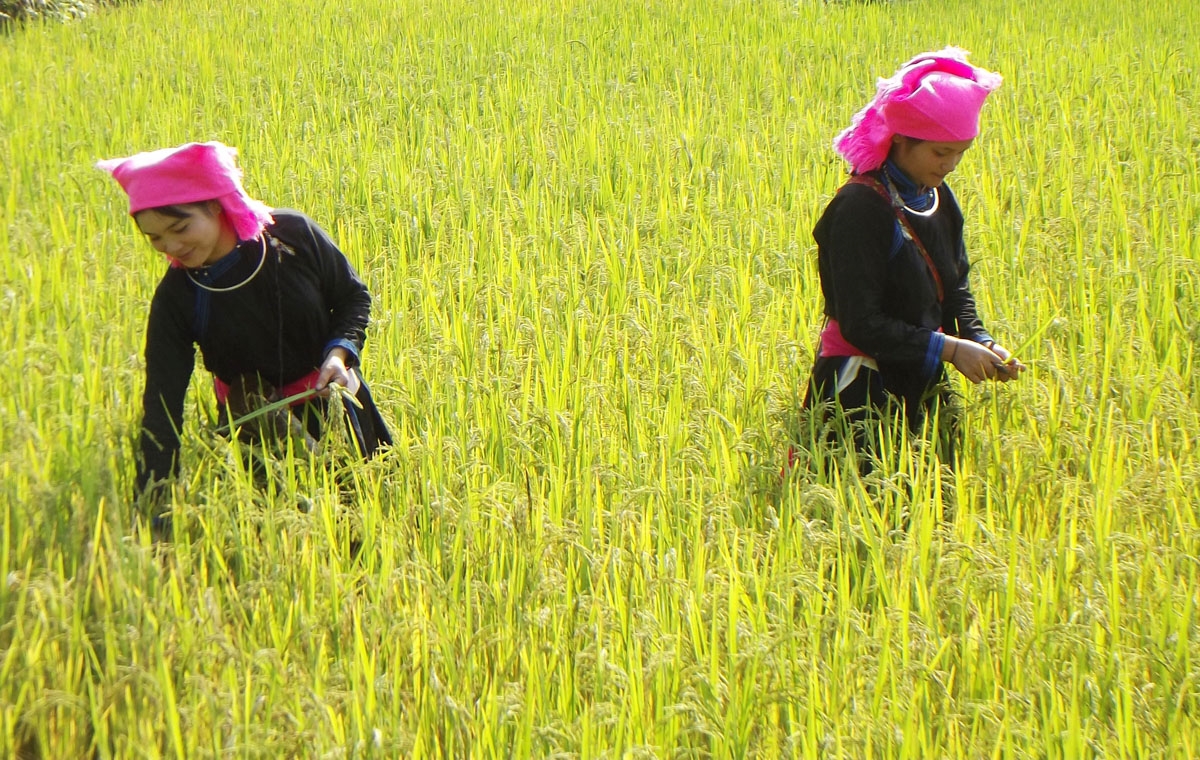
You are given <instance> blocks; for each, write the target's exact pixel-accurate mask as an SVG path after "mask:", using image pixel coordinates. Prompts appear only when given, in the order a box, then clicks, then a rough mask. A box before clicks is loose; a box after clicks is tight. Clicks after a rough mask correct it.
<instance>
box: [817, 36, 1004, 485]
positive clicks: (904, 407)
mask: <svg viewBox="0 0 1200 760" xmlns="http://www.w3.org/2000/svg"><path fill="white" fill-rule="evenodd" d="M999 86H1000V76H999V75H997V74H993V73H991V72H989V71H985V70H984V69H981V68H977V67H975V66H972V65H971V64H970V63H968V62H967V58H966V52H965V51H963V50H959V49H957V48H946V49H944V50H942V51H939V52H935V53H926V54H924V55H920V56H917V57H916V58H914V59H912V60H911V61H909V62H908V63H906V64H904V66H902V67H901V68H900V70H899V71H897V72H896V74H895V75H893V76H892V77H891V78H889V79H883V80H880V81H879V84H878V89H877V92H876V95H875V98H874V99H873V100H872V101H871V102H870V103H869V104H868V105H867V106H866V107H865V108H863V109H862V110H861V111H860V112H859V113H858V114H856V115H855V117H854V119H853V121H852V123H851V124H850V126H849V127H848V128H847V129H846V130H845V131H843V132H842V133H841V134H840V135H838V137H837V138H836V139H835V140H834V148H835V149H836V150H837V151H838V152H839V153H840V154H841V155H842V156H843V157H844V158H845V159H846V160H847V161H848V162H849V163H850V166H851V177H850V180H849V181H848V182H847V183H846V184H845V185H844V186H843V187H842V188H841V189H840V190H838V192H837V195H836V196H835V197H834V198H833V200H832V201H831V202H830V203H829V205H828V207H827V208H826V209H825V212H824V214H823V215H822V216H821V218H820V220H819V221H818V222H817V225H816V227H815V229H814V230H813V236H814V237H815V238H816V241H817V245H818V261H819V269H820V276H821V290H822V292H823V294H824V296H825V315H826V317H827V322H826V324H825V327H824V329H823V330H822V332H821V341H820V348H819V351H818V355H817V358H816V361H815V363H814V366H813V372H812V380H811V382H810V384H809V389H808V395H807V398H806V399H805V408H807V409H816V408H818V407H820V408H821V409H822V410H824V411H826V412H829V411H831V410H832V411H833V412H834V413H833V414H827V415H825V416H824V417H818V418H817V419H825V420H826V421H829V420H830V419H836V420H837V421H838V423H839V425H838V426H835V427H834V429H833V431H832V432H831V435H833V436H835V437H841V436H844V435H849V436H850V437H851V438H852V439H853V440H854V441H855V442H856V444H857V445H858V446H859V449H860V451H862V452H863V453H867V454H869V453H871V452H872V451H873V450H874V449H875V444H874V443H873V441H872V431H873V430H876V429H878V423H879V422H880V421H881V420H885V419H893V420H895V419H904V420H905V421H906V423H907V426H908V428H909V429H910V430H912V431H913V432H919V431H920V430H921V427H922V425H923V424H924V422H925V420H926V419H927V418H928V417H929V416H930V413H931V412H932V411H933V410H934V409H935V408H939V407H941V408H942V414H941V418H942V419H941V423H942V425H943V429H942V430H940V431H938V434H937V438H938V440H939V442H940V443H941V444H943V446H942V449H941V452H940V453H941V455H942V458H943V461H944V462H946V463H947V464H950V465H953V459H954V453H953V443H954V432H953V430H952V429H950V428H952V420H951V419H948V418H950V417H952V415H951V414H950V413H949V412H948V410H946V409H945V407H944V405H943V402H945V401H946V400H947V391H946V388H945V383H944V382H943V381H944V378H945V370H944V364H945V363H950V364H953V365H954V367H955V368H956V369H957V370H958V371H959V372H961V373H962V374H963V375H964V376H965V377H966V378H967V379H968V380H970V381H971V382H973V383H978V382H982V381H983V380H1000V381H1007V380H1012V379H1014V378H1016V377H1017V376H1018V375H1019V374H1020V373H1021V372H1022V371H1024V369H1025V368H1024V366H1023V365H1022V364H1021V363H1020V362H1018V361H1016V360H1015V359H1014V358H1013V357H1012V356H1010V354H1009V352H1008V351H1007V350H1005V349H1004V348H1003V347H1002V346H1000V345H998V344H997V343H996V342H995V340H993V338H992V336H991V335H989V334H988V332H987V331H986V330H985V329H984V326H983V322H982V321H981V320H980V318H979V315H978V314H977V313H976V309H975V299H974V297H973V296H972V295H971V290H970V287H969V286H968V282H967V273H968V271H969V269H970V264H969V262H968V260H967V255H966V249H965V247H964V245H963V233H962V230H963V217H962V212H961V210H960V209H959V206H958V203H957V202H956V201H955V199H954V195H953V193H951V192H950V188H949V187H948V186H947V185H946V184H945V178H946V176H947V175H948V174H950V173H951V172H953V171H954V169H955V168H956V167H957V166H958V162H959V161H960V160H961V159H962V157H963V154H964V153H965V152H966V151H967V149H968V148H970V147H971V144H972V142H973V141H974V139H975V136H976V135H977V134H978V132H979V113H980V110H981V109H982V107H983V103H984V100H985V99H986V98H987V96H988V94H989V93H991V92H992V91H993V90H995V89H996V88H997V87H999ZM846 423H849V427H848V428H847V427H843V425H845V424H846ZM864 449H865V451H863V450H864ZM867 466H869V465H867Z"/></svg>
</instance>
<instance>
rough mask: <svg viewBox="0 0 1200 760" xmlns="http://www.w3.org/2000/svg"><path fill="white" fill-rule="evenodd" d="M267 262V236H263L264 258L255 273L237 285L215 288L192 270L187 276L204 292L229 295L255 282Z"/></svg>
mask: <svg viewBox="0 0 1200 760" xmlns="http://www.w3.org/2000/svg"><path fill="white" fill-rule="evenodd" d="M266 260H267V236H266V235H263V240H262V257H261V258H260V259H259V260H258V266H256V267H255V268H254V271H253V272H251V273H250V276H249V277H247V278H246V279H244V280H242V281H241V282H239V283H238V284H237V285H230V286H229V287H227V288H214V287H212V286H211V285H205V284H204V283H202V282H200V281H199V280H197V279H196V278H195V277H194V276H193V275H192V270H190V269H189V270H187V276H188V279H189V280H191V281H192V283H193V284H195V286H196V287H198V288H203V289H204V290H207V291H208V292H210V293H228V292H229V291H231V290H237V289H238V288H240V287H242V286H243V285H245V284H246V283H248V282H250V281H251V280H253V279H254V278H255V277H256V276H257V275H258V273H259V271H260V270H261V269H262V268H263V262H265V261H266Z"/></svg>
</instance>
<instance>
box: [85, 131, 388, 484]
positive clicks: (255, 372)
mask: <svg viewBox="0 0 1200 760" xmlns="http://www.w3.org/2000/svg"><path fill="white" fill-rule="evenodd" d="M235 157H236V151H235V150H234V149H233V148H230V147H228V146H226V145H222V144H221V143H219V142H207V143H188V144H187V145H182V146H179V147H177V148H166V149H163V150H156V151H151V152H147V153H139V154H137V155H135V156H130V157H128V158H118V159H112V160H107V161H101V162H99V163H98V164H97V166H98V167H99V168H101V169H103V170H105V171H107V172H109V173H110V174H111V175H112V176H113V178H114V179H116V180H117V182H119V183H120V184H121V187H122V188H124V190H125V192H126V193H127V194H128V195H129V213H130V215H131V216H132V217H133V219H134V222H135V223H136V224H137V226H138V229H139V230H140V231H141V232H142V233H143V234H144V235H145V236H146V237H147V239H148V240H149V241H150V244H151V245H153V246H154V248H155V249H156V250H158V251H159V252H161V253H163V254H165V256H166V258H167V259H168V261H169V263H170V266H169V267H168V269H167V271H166V272H165V273H164V275H163V278H162V280H161V281H160V282H159V284H158V288H157V289H156V290H155V293H154V298H153V300H152V301H151V304H150V316H149V320H148V322H147V326H146V390H145V394H144V396H143V421H142V433H141V441H140V453H141V456H140V459H139V462H138V473H137V489H138V492H139V493H143V492H145V491H147V490H148V489H149V488H150V487H151V486H153V485H154V484H155V483H156V482H158V481H160V480H162V479H164V478H167V477H170V476H173V475H174V474H175V473H176V471H177V470H178V466H179V462H178V453H179V448H180V441H179V433H178V431H179V430H181V429H182V426H183V406H184V397H185V395H186V393H187V388H188V384H189V382H190V380H191V376H192V371H193V367H194V363H195V347H196V346H199V348H200V353H201V355H202V357H203V359H204V366H205V367H206V368H207V369H208V370H209V371H210V372H211V373H212V375H213V378H214V384H215V390H216V395H217V398H218V401H220V402H222V404H223V405H224V404H225V403H226V402H228V403H229V404H230V406H231V407H233V408H234V414H236V413H237V412H239V411H244V410H239V409H237V404H244V403H245V402H246V401H247V395H252V396H255V397H256V398H258V399H259V400H260V402H261V400H263V399H267V398H270V399H274V398H285V397H288V396H292V395H295V394H297V393H300V392H302V391H305V390H309V389H312V390H316V391H326V395H327V386H328V385H329V384H330V383H336V384H338V385H342V386H344V387H345V388H347V389H348V390H349V391H351V392H352V393H354V394H355V398H356V399H357V400H358V401H359V403H360V404H361V408H354V407H353V406H350V405H347V407H346V409H347V423H348V425H349V427H350V429H351V431H352V432H353V434H354V437H355V440H356V442H357V444H358V446H359V448H360V449H361V451H362V453H363V454H364V455H366V456H370V455H371V454H372V453H374V452H375V451H376V450H377V449H378V448H379V447H380V446H381V445H387V444H390V443H391V437H390V435H389V433H388V429H387V426H386V425H385V424H384V421H383V418H382V417H381V416H380V414H379V410H378V409H377V408H376V406H375V404H374V402H373V400H372V398H371V394H370V391H369V390H368V388H367V385H366V383H364V382H363V380H362V377H361V375H360V374H359V372H358V363H359V352H360V351H361V350H362V346H363V340H364V338H365V335H366V328H367V322H368V318H369V314H370V308H371V296H370V294H369V293H368V292H367V288H366V286H365V285H364V284H363V282H362V280H361V279H359V277H358V275H357V274H356V273H355V271H354V268H353V267H352V266H351V265H350V262H349V261H348V260H347V259H346V257H345V255H343V254H342V252H341V251H340V250H338V247H337V246H336V245H335V244H334V243H333V241H332V240H331V239H330V238H329V236H328V235H327V234H326V233H325V232H324V231H323V230H322V229H321V228H320V227H319V226H317V224H316V223H315V222H313V220H311V219H309V218H308V217H307V216H305V215H304V214H302V213H300V212H298V211H292V210H287V209H271V208H269V207H267V206H266V205H264V204H263V203H261V202H259V201H257V200H254V199H253V198H251V197H250V196H248V195H247V194H246V191H245V190H244V189H243V188H242V182H241V177H242V173H241V170H240V169H239V168H238V166H237V164H236V161H235ZM231 389H232V390H231ZM235 402H237V403H236V404H235ZM321 403H322V401H321V400H320V399H319V398H316V399H313V400H312V401H308V402H306V403H303V404H299V405H297V406H295V407H293V408H292V414H293V417H294V419H289V421H288V424H290V425H291V426H292V428H297V427H298V428H300V430H301V431H302V435H307V436H308V439H307V440H308V441H309V442H311V441H312V440H315V439H316V438H319V437H320V434H321V429H320V427H321V420H322V417H323V415H322V414H320V413H319V412H320V409H319V408H317V407H319V406H320V405H321ZM231 416H232V415H231Z"/></svg>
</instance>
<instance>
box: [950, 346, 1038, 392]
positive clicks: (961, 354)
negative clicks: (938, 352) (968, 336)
mask: <svg viewBox="0 0 1200 760" xmlns="http://www.w3.org/2000/svg"><path fill="white" fill-rule="evenodd" d="M994 348H1000V351H1003V352H1004V353H1003V354H1001V353H999V352H997V351H995V350H994ZM942 358H943V359H945V360H946V361H948V362H950V363H951V364H953V365H954V368H955V369H957V370H958V371H959V372H961V373H962V374H963V377H965V378H967V379H968V380H970V381H971V382H972V383H982V382H983V381H984V380H1000V381H1001V382H1007V381H1009V380H1012V379H1014V378H1015V377H1016V376H1017V374H1018V373H1019V372H1022V371H1024V369H1025V365H1023V364H1021V363H1020V362H1017V361H1015V360H1013V361H1012V362H1011V363H1009V361H1008V360H1009V359H1011V358H1012V357H1011V355H1010V354H1009V353H1008V351H1007V350H1005V349H1004V348H1003V347H1002V346H999V347H998V346H995V344H993V348H988V347H987V346H984V345H982V344H979V343H976V342H975V341H973V340H965V339H963V338H954V337H950V336H947V337H946V346H945V348H943V349H942Z"/></svg>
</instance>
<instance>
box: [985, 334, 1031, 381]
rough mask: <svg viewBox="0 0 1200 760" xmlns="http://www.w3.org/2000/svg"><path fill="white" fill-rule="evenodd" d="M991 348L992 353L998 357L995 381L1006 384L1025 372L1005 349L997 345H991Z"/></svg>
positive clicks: (1022, 365) (1023, 366) (1020, 364)
mask: <svg viewBox="0 0 1200 760" xmlns="http://www.w3.org/2000/svg"><path fill="white" fill-rule="evenodd" d="M991 348H992V353H994V354H995V355H996V356H999V357H1000V366H998V367H996V379H997V380H999V381H1000V382H1002V383H1007V382H1008V381H1009V380H1016V379H1017V376H1018V375H1020V374H1021V373H1022V372H1024V371H1025V365H1024V364H1022V363H1021V362H1019V361H1018V360H1017V358H1016V357H1015V356H1013V355H1012V354H1011V353H1009V351H1008V349H1007V348H1005V347H1004V346H1002V345H1000V344H999V343H993V344H992V346H991Z"/></svg>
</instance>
